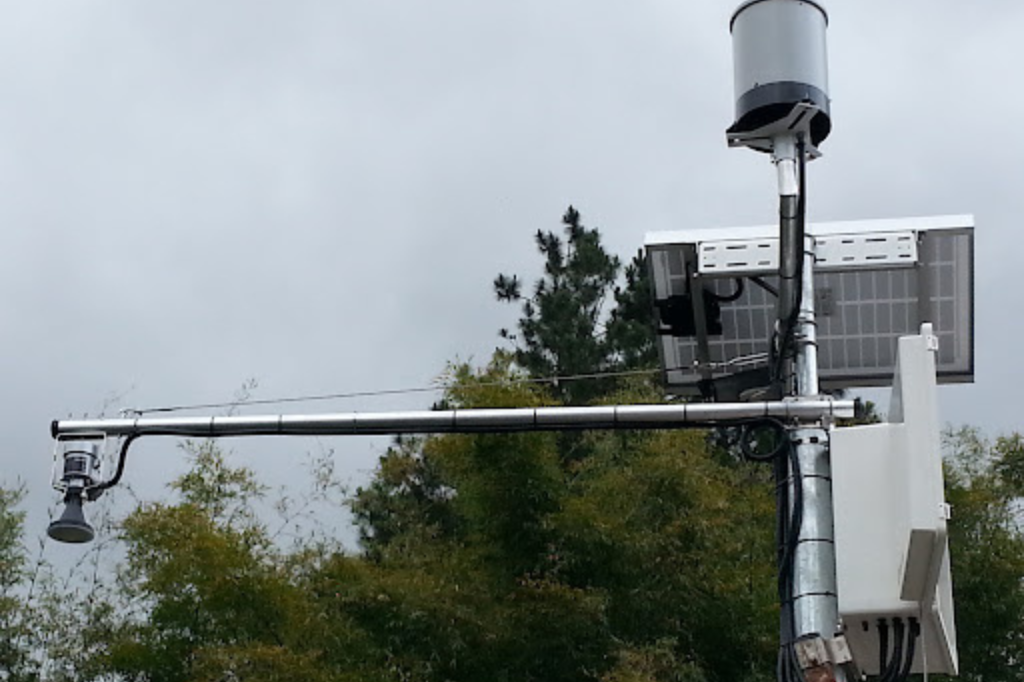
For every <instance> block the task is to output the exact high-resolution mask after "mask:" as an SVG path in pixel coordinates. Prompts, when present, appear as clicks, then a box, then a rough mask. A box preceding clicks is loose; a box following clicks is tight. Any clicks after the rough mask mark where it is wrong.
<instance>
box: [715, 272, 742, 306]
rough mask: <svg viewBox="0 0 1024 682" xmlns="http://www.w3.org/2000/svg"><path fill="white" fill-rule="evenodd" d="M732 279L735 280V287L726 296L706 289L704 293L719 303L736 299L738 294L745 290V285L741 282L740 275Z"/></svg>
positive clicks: (738, 296) (740, 294)
mask: <svg viewBox="0 0 1024 682" xmlns="http://www.w3.org/2000/svg"><path fill="white" fill-rule="evenodd" d="M734 281H735V282H736V289H735V290H734V291H733V292H732V293H731V294H729V295H728V296H720V295H718V294H716V293H715V292H713V291H707V292H705V293H706V295H707V296H708V297H709V298H712V299H714V300H715V301H718V302H719V303H732V302H733V301H738V300H739V298H740V296H742V295H743V292H744V291H745V290H746V285H745V284H744V283H743V278H742V277H737V278H736V279H735V280H734Z"/></svg>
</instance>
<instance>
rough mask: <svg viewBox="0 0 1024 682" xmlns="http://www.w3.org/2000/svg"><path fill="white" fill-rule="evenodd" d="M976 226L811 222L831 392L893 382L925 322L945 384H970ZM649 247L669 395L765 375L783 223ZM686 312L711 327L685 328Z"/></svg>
mask: <svg viewBox="0 0 1024 682" xmlns="http://www.w3.org/2000/svg"><path fill="white" fill-rule="evenodd" d="M973 223H974V221H973V218H972V217H971V216H942V217H932V218H911V219H901V220H879V221H856V222H839V223H818V224H811V225H808V227H807V232H808V234H810V235H812V236H814V242H815V259H816V265H815V272H814V285H815V310H816V319H817V324H818V363H819V376H820V382H821V386H822V388H823V389H825V390H833V389H840V388H847V387H854V386H887V385H890V384H891V383H892V377H893V372H894V370H895V360H896V343H897V339H898V338H899V337H900V336H905V335H909V334H915V333H917V331H918V330H919V329H920V325H921V324H922V323H923V322H929V323H931V324H932V325H933V327H934V329H935V334H936V336H937V337H938V338H939V354H938V357H937V363H936V366H937V370H938V376H939V381H940V382H943V383H950V382H970V381H973V379H974V333H973V328H974V291H973V286H974V282H973V266H974V254H973V251H974V230H973ZM646 248H647V253H648V263H649V267H650V268H651V276H652V281H653V284H654V287H653V289H654V298H655V305H656V306H657V307H658V309H659V311H660V317H661V327H660V328H659V330H658V331H659V333H660V335H661V336H660V351H661V357H662V362H663V368H664V370H665V380H666V385H667V387H668V388H669V390H670V391H672V392H675V393H680V394H690V393H696V392H697V383H698V382H699V381H700V380H701V379H720V378H722V377H727V376H729V375H731V374H734V373H736V372H738V371H740V370H749V369H754V368H758V367H766V366H767V364H768V358H767V352H768V349H769V344H770V342H771V336H772V329H773V327H774V324H775V319H776V298H775V295H774V293H773V292H772V290H773V289H774V290H777V288H778V279H777V277H776V276H775V273H776V272H777V269H778V228H777V227H776V226H763V227H754V228H739V229H734V230H692V231H679V232H665V233H654V234H650V235H648V237H647V239H646ZM695 297H696V298H697V299H702V302H700V303H698V304H697V305H694V303H693V301H694V298H695ZM687 306H691V307H692V309H693V310H694V311H702V312H703V314H696V313H689V314H690V316H691V317H693V318H703V319H693V324H692V325H690V324H689V320H688V319H687V320H684V321H685V322H686V324H680V323H679V319H680V317H679V315H678V312H679V309H680V308H683V309H684V312H685V309H686V308H687ZM683 317H684V318H685V317H686V316H685V315H684V316H683ZM691 327H692V328H691ZM701 330H703V331H704V332H705V333H704V334H702V333H701Z"/></svg>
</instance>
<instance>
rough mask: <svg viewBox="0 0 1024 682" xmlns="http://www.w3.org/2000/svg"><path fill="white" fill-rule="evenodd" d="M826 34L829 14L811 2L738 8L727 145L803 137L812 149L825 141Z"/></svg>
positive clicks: (754, 1)
mask: <svg viewBox="0 0 1024 682" xmlns="http://www.w3.org/2000/svg"><path fill="white" fill-rule="evenodd" d="M827 28H828V14H826V12H825V8H824V7H822V6H821V5H820V4H818V3H817V2H814V1H813V0H749V1H748V2H745V3H743V4H742V5H740V7H739V9H737V10H736V13H735V14H733V17H732V23H731V25H730V30H731V31H732V47H733V70H734V82H735V91H736V122H735V123H734V124H733V125H732V127H730V128H729V131H728V132H729V136H730V140H733V141H734V143H735V144H748V143H747V142H746V141H744V138H750V137H757V138H760V139H761V140H764V139H766V138H772V137H775V136H778V135H785V134H787V133H792V134H800V133H804V134H806V135H807V137H808V139H807V141H808V142H809V143H810V144H812V145H814V146H817V145H818V144H820V143H821V142H822V140H824V139H825V138H826V137H828V134H829V132H830V131H831V129H832V122H831V119H830V117H829V98H828V54H827V48H826V42H825V32H826V29H827ZM751 141H752V140H751ZM750 146H753V147H755V148H758V147H760V146H761V145H758V144H750Z"/></svg>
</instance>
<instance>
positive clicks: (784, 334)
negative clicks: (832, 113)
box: [770, 137, 807, 382]
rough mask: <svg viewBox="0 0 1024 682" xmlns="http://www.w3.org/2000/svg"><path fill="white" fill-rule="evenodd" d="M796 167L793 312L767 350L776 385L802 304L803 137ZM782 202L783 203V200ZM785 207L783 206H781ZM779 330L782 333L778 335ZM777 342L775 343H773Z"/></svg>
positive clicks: (790, 344)
mask: <svg viewBox="0 0 1024 682" xmlns="http://www.w3.org/2000/svg"><path fill="white" fill-rule="evenodd" d="M796 150H797V167H798V176H799V177H798V178H797V182H798V188H799V189H798V190H797V191H798V195H797V199H796V216H795V218H796V242H797V247H798V249H799V254H800V255H799V257H798V258H797V264H796V265H797V267H796V273H795V274H794V276H793V278H792V279H793V280H794V282H795V287H796V299H795V305H794V306H793V309H792V310H790V311H789V315H788V317H787V318H786V319H785V320H784V321H783V328H782V329H781V330H776V335H775V338H774V339H773V342H772V344H771V348H770V351H772V352H774V353H776V355H775V357H774V358H773V363H772V373H771V376H772V381H773V382H778V381H781V379H782V368H783V363H784V362H785V361H786V359H787V358H789V357H790V356H791V355H792V348H791V347H792V345H793V342H794V337H795V330H796V325H797V321H798V320H799V318H800V308H801V306H802V305H803V288H804V287H803V281H804V249H805V248H806V247H805V245H804V241H805V237H806V228H807V173H806V170H807V158H806V157H807V154H806V144H805V143H804V140H803V138H802V137H801V138H799V139H798V140H797V144H796ZM783 201H784V200H783ZM782 205H783V206H785V203H783V204H782ZM779 331H781V334H780V333H779ZM776 341H777V343H776Z"/></svg>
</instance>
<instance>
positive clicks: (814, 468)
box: [790, 237, 845, 681]
mask: <svg viewBox="0 0 1024 682" xmlns="http://www.w3.org/2000/svg"><path fill="white" fill-rule="evenodd" d="M803 259H804V263H803V277H802V287H801V296H800V301H801V303H800V313H799V317H798V320H797V328H796V334H795V339H794V340H795V342H796V344H797V349H796V350H797V354H796V362H795V367H794V371H795V374H796V392H797V395H798V396H813V395H818V392H819V388H818V345H817V327H816V324H815V320H814V239H813V238H812V237H806V238H805V241H804V245H803ZM790 437H791V438H792V440H793V442H794V443H795V445H796V454H797V461H798V462H799V465H800V480H799V481H798V482H797V484H799V485H800V486H801V489H802V491H803V524H802V525H801V528H800V534H799V543H798V544H797V546H796V553H795V556H794V577H793V613H794V621H795V626H796V628H795V629H796V631H795V637H796V639H800V638H801V637H803V636H806V635H820V636H821V637H823V638H824V639H826V640H829V639H832V638H833V636H835V634H836V631H837V630H838V627H839V599H838V596H837V590H836V553H835V534H834V523H833V516H832V471H831V464H830V460H829V451H828V433H827V432H826V430H825V428H824V427H823V425H822V424H820V423H814V424H811V423H808V424H806V425H801V426H800V427H798V428H796V429H794V430H793V431H792V432H791V433H790ZM834 674H835V676H836V680H837V681H842V680H844V679H845V675H844V674H843V671H842V669H836V670H835V671H834Z"/></svg>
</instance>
